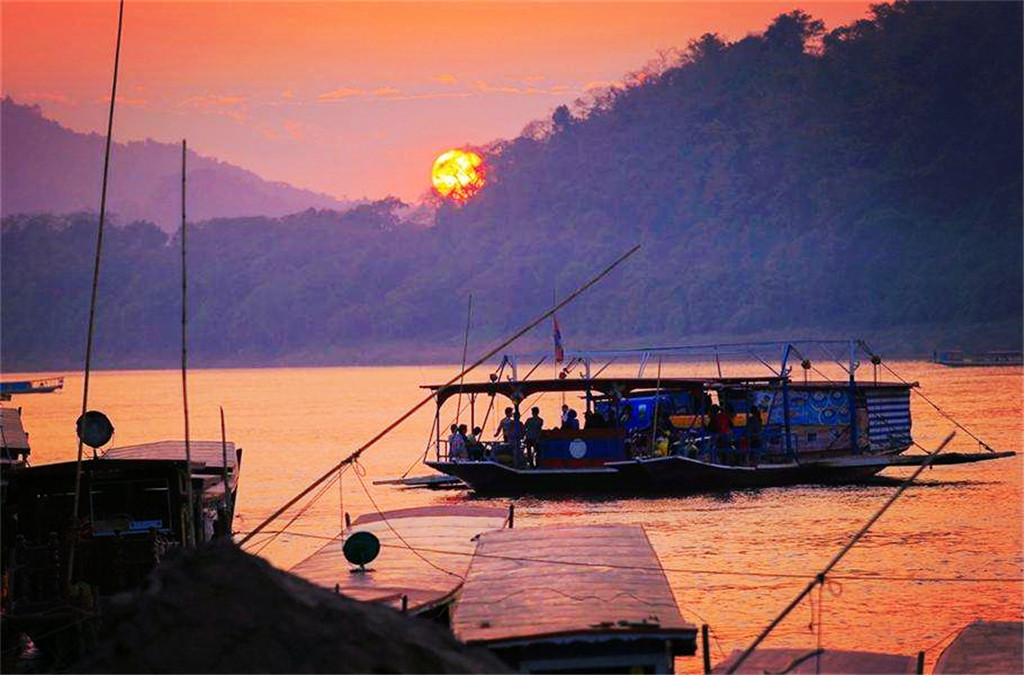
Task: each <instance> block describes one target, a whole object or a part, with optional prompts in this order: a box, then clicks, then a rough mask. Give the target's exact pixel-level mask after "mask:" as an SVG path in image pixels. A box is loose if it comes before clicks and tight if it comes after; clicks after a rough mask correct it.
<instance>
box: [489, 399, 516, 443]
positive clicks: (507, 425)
mask: <svg viewBox="0 0 1024 675" xmlns="http://www.w3.org/2000/svg"><path fill="white" fill-rule="evenodd" d="M515 429H516V422H515V420H514V419H512V408H505V416H504V417H502V418H501V421H500V422H498V428H497V429H495V430H494V437H495V438H498V437H499V436H501V440H502V441H504V442H505V443H511V442H512V439H513V437H514V436H515Z"/></svg>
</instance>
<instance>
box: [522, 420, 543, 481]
mask: <svg viewBox="0 0 1024 675" xmlns="http://www.w3.org/2000/svg"><path fill="white" fill-rule="evenodd" d="M543 429H544V420H543V419H541V416H540V408H532V409H531V410H530V417H529V419H527V420H526V425H525V440H526V462H527V464H528V465H529V466H533V467H536V466H537V448H538V446H539V445H540V432H541V431H542V430H543Z"/></svg>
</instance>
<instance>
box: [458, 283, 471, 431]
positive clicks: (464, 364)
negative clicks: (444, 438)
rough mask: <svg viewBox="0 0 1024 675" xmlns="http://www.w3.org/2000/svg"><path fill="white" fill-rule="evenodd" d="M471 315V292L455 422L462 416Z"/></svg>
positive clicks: (463, 343)
mask: <svg viewBox="0 0 1024 675" xmlns="http://www.w3.org/2000/svg"><path fill="white" fill-rule="evenodd" d="M472 317H473V294H472V293H470V294H469V303H468V305H467V306H466V334H465V336H464V337H463V339H462V372H463V376H462V377H460V378H459V398H458V399H457V401H456V406H455V423H456V424H458V423H459V419H460V418H461V417H462V384H463V381H464V379H465V371H466V355H467V353H468V352H469V321H470V319H472Z"/></svg>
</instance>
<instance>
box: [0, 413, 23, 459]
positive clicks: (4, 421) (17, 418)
mask: <svg viewBox="0 0 1024 675" xmlns="http://www.w3.org/2000/svg"><path fill="white" fill-rule="evenodd" d="M0 447H2V448H3V449H4V450H28V449H29V447H28V434H27V433H25V427H23V426H22V424H21V410H20V409H18V408H0Z"/></svg>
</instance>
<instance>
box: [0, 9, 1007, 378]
mask: <svg viewBox="0 0 1024 675" xmlns="http://www.w3.org/2000/svg"><path fill="white" fill-rule="evenodd" d="M1021 26H1022V5H1021V4H1020V3H998V2H995V3H916V2H915V3H903V2H900V3H896V4H893V5H877V6H874V7H873V9H872V10H871V15H870V16H869V18H867V19H865V20H863V21H859V22H857V23H855V24H853V25H851V26H846V27H843V28H839V29H837V30H834V31H832V32H830V33H827V34H826V33H824V32H823V30H822V26H821V24H820V23H819V22H817V21H815V20H814V19H813V17H810V16H808V15H807V14H805V13H803V12H800V11H795V12H791V13H789V14H784V15H781V16H779V17H777V18H776V19H775V20H774V21H773V22H772V24H771V25H770V26H768V27H767V29H766V30H765V32H764V33H763V34H761V35H752V36H749V37H746V38H743V39H741V40H739V41H737V42H734V43H727V42H725V41H723V40H721V39H719V38H718V37H716V36H714V35H707V36H704V37H703V38H701V39H700V40H698V41H695V42H694V43H692V44H691V45H689V47H688V48H687V49H686V50H685V51H684V52H683V53H682V56H681V57H680V58H679V60H678V62H676V63H673V64H670V65H669V66H668V67H666V68H664V69H661V70H657V71H649V72H644V73H639V74H636V75H635V76H633V77H632V78H630V80H629V81H630V82H631V84H629V85H627V86H623V87H620V88H616V89H612V90H609V91H606V92H604V93H603V94H601V95H599V96H597V97H596V98H594V99H593V100H591V101H589V102H587V103H585V104H584V105H580V106H576V107H575V108H574V109H569V108H568V107H561V108H559V109H557V110H556V111H554V114H553V115H552V117H551V119H550V120H542V121H540V122H538V123H535V124H531V125H529V126H528V127H527V130H526V131H525V132H524V133H523V134H522V135H521V136H519V137H517V138H514V139H509V140H503V141H496V142H495V143H493V144H491V145H490V146H489V147H487V148H485V149H483V150H482V152H483V153H484V154H485V161H486V162H487V163H488V165H489V174H488V175H489V184H488V185H487V186H486V187H485V188H484V189H483V190H482V191H481V192H480V193H479V194H478V195H477V196H476V197H474V198H472V199H471V200H470V201H469V202H468V203H466V204H464V205H461V206H459V205H456V204H451V203H448V204H444V205H442V206H441V207H440V209H439V210H438V212H437V214H436V219H435V222H434V224H433V225H431V226H429V227H423V226H422V225H413V224H411V223H409V222H407V221H406V220H403V218H402V217H401V216H402V211H403V209H404V205H402V204H401V203H400V202H398V201H397V200H393V199H392V200H384V201H381V202H376V203H372V204H364V205H361V206H358V207H356V208H353V209H351V210H350V211H348V212H345V213H338V212H335V211H330V210H319V211H317V210H309V211H305V212H302V213H297V214H293V215H291V216H287V217H280V218H270V217H247V218H231V219H217V220H211V221H209V222H206V223H199V224H197V225H196V226H195V228H194V229H190V232H189V246H190V251H191V258H190V263H189V265H190V267H189V269H190V282H189V288H190V296H189V297H190V301H191V302H192V303H194V304H193V309H192V313H191V318H190V323H189V326H190V331H192V332H191V336H192V337H191V338H190V356H191V358H192V363H193V364H195V365H197V366H198V365H264V364H328V363H342V362H373V361H379V360H385V359H391V360H395V359H401V360H404V361H406V362H408V361H424V360H435V359H441V358H447V359H457V358H458V354H459V352H460V346H461V340H462V331H463V326H464V322H465V307H466V296H467V295H468V294H469V293H472V294H473V325H472V331H471V340H472V344H473V345H474V346H481V345H483V344H484V343H487V342H491V341H493V340H495V339H496V338H497V337H498V336H500V335H504V334H507V333H509V332H511V330H512V329H514V328H516V327H518V326H521V325H523V324H524V323H525V322H526V321H527V320H528V319H529V318H530V317H532V316H535V315H536V314H537V313H538V312H539V311H540V310H542V309H543V308H545V307H549V306H550V305H551V297H552V292H553V291H554V290H555V289H557V291H558V292H559V293H560V294H565V293H567V292H568V291H569V290H571V289H572V288H574V287H575V286H577V285H578V284H580V283H582V281H583V280H585V279H586V278H587V277H588V276H590V275H591V274H593V273H594V272H595V271H596V270H599V269H601V268H602V267H604V265H606V264H607V263H608V262H610V261H611V260H612V259H614V258H615V257H617V256H618V255H620V254H621V253H622V252H624V251H625V250H627V249H628V248H629V247H631V246H632V245H633V244H635V243H637V242H639V243H641V244H642V246H643V248H642V249H641V251H640V252H639V253H638V254H637V255H635V256H633V258H632V259H630V260H629V261H628V262H627V263H626V264H625V265H624V266H623V267H622V268H621V269H619V270H616V271H615V273H614V274H612V275H610V276H609V277H608V278H607V279H605V280H604V281H602V282H601V284H600V285H598V286H597V287H595V288H594V289H593V290H591V291H590V292H588V293H587V294H586V295H584V296H582V297H581V298H580V299H579V300H578V301H576V302H574V303H573V304H572V305H570V306H569V307H568V308H567V309H566V310H564V311H563V312H560V314H559V323H560V325H561V331H562V335H563V339H564V341H565V343H566V345H567V347H569V348H577V347H594V346H606V345H618V346H636V345H640V344H658V343H660V344H686V343H693V342H706V341H709V340H749V339H767V338H776V339H777V338H805V337H813V338H824V337H846V336H851V335H852V336H857V337H864V338H866V339H867V340H868V341H869V342H870V343H872V345H873V346H874V347H876V348H877V349H879V350H883V353H887V354H893V353H895V354H902V355H908V354H910V355H914V354H916V355H921V354H927V353H930V352H931V350H932V349H933V348H936V347H949V346H960V347H966V348H977V349H985V348H990V349H991V348H997V347H1004V348H1010V347H1013V346H1019V345H1020V340H1021V335H1022V330H1024V315H1022V306H1024V256H1022V251H1024V227H1022V224H1024V211H1022V204H1024V166H1022V157H1024V138H1022V124H1021V122H1022V119H1024V111H1022V81H1024V78H1022V66H1021V64H1022V55H1024V46H1022V31H1021ZM94 241H95V218H94V217H93V216H88V215H70V216H48V215H37V216H20V217H8V218H5V219H4V224H3V229H2V244H3V245H2V251H0V256H2V258H0V263H2V264H0V275H2V276H0V287H2V289H3V303H2V314H0V321H2V326H3V338H4V339H3V341H2V351H0V359H2V361H3V366H4V367H5V368H7V369H14V368H43V367H59V368H67V367H75V366H77V365H79V361H80V358H81V357H80V355H81V354H82V353H83V349H84V338H85V336H84V330H85V329H84V326H85V323H86V315H87V311H88V302H89V286H90V278H91V277H90V275H91V269H92V268H91V265H92V258H91V251H92V250H93V247H94ZM108 241H109V244H106V243H105V254H104V256H105V257H104V263H105V266H104V272H103V277H102V280H101V287H100V298H101V301H100V307H99V317H98V322H97V325H98V327H99V328H98V333H97V336H96V345H97V356H96V360H95V361H94V363H97V364H99V365H100V367H115V366H142V365H158V364H164V365H171V364H173V363H174V361H175V359H176V358H177V356H178V355H179V354H180V352H178V351H177V347H176V340H177V338H176V335H177V334H178V333H177V329H176V328H175V326H176V325H179V326H180V323H177V324H176V322H180V315H179V314H178V310H177V309H176V308H177V307H178V302H179V300H178V298H179V293H180V289H179V288H178V286H177V284H176V280H178V279H180V277H179V276H178V274H179V271H178V270H179V268H178V265H179V264H180V258H179V254H178V251H177V248H176V246H175V241H174V237H172V236H169V235H168V234H166V233H164V232H161V231H159V230H157V229H156V228H155V227H153V226H151V225H147V224H144V223H136V224H132V225H129V226H127V227H122V228H116V229H114V230H112V231H110V234H109V240H108ZM83 252H87V253H83ZM550 341H551V333H550V326H545V327H543V329H538V331H537V332H535V333H534V334H532V335H530V336H528V338H527V340H526V342H525V344H524V345H520V346H521V347H523V346H525V347H533V348H542V349H545V350H547V349H550V344H551V342H550Z"/></svg>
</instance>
